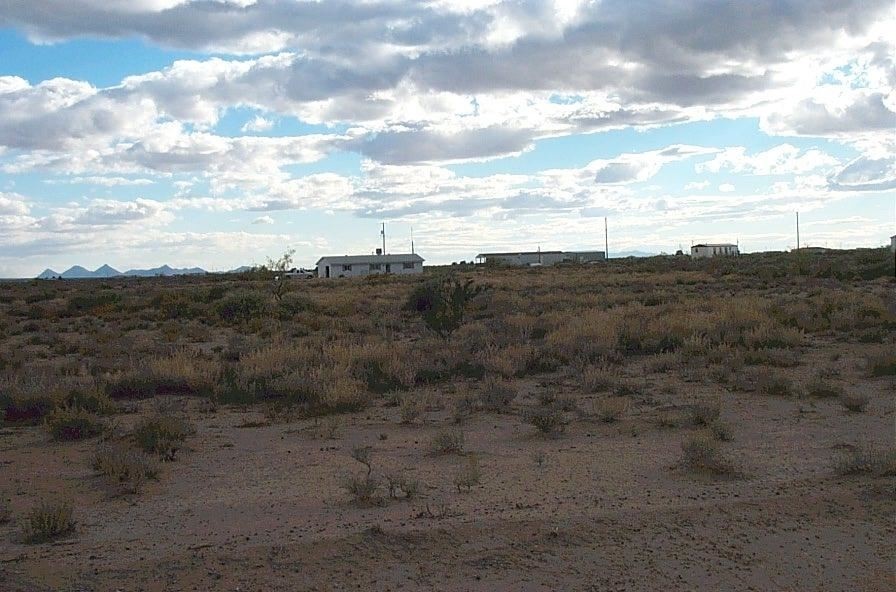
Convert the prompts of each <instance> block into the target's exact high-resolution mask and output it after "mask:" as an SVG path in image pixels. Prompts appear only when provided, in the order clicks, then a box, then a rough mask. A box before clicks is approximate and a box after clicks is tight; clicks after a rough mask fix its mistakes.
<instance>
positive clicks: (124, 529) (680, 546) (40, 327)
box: [0, 249, 896, 592]
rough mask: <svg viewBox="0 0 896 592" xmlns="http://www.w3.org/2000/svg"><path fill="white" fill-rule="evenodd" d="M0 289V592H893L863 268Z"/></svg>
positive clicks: (888, 267)
mask: <svg viewBox="0 0 896 592" xmlns="http://www.w3.org/2000/svg"><path fill="white" fill-rule="evenodd" d="M274 276H275V274H274V273H272V272H270V271H268V270H265V269H260V270H255V271H253V272H249V273H245V274H241V275H221V276H212V275H208V276H196V277H174V278H115V279H111V280H74V281H28V282H11V283H6V284H2V285H0V375H2V382H0V404H2V413H3V420H4V421H3V427H2V429H0V522H2V524H0V588H2V589H3V590H4V591H8V592H26V591H27V592H31V591H43V590H60V591H72V592H75V591H105V590H147V591H150V590H151V591H162V590H240V591H249V590H253V591H254V590H258V591H268V590H284V591H285V590H319V591H325V590H383V591H385V590H481V591H487V590H489V591H490V590H533V591H534V590H659V589H662V590H782V591H783V590H813V591H847V590H850V591H852V590H863V591H885V590H893V589H896V575H894V557H896V523H894V521H893V517H894V512H896V414H894V411H896V409H894V406H896V350H894V345H896V280H894V270H893V257H892V253H891V252H890V251H889V250H888V249H864V250H854V251H828V252H824V253H800V252H793V253H769V254H754V255H744V256H740V257H736V258H734V257H731V258H719V259H710V260H703V261H699V260H691V259H690V258H688V257H653V258H644V259H621V260H613V261H609V262H602V263H599V264H596V265H560V266H556V267H552V268H547V267H546V268H531V269H521V268H502V267H495V266H475V267H474V266H469V265H456V266H448V267H440V268H428V269H427V270H426V273H425V274H423V275H420V276H413V277H389V276H370V277H368V278H365V279H341V280H324V279H312V280H288V281H283V280H281V279H275V277H274Z"/></svg>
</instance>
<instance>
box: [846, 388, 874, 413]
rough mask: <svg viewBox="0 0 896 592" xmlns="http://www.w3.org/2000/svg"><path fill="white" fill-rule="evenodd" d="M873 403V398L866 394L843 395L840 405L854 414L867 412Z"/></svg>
mask: <svg viewBox="0 0 896 592" xmlns="http://www.w3.org/2000/svg"><path fill="white" fill-rule="evenodd" d="M869 402H871V397H869V396H868V395H866V394H864V393H843V394H841V395H840V404H841V405H843V406H844V407H846V409H847V411H851V412H853V413H861V412H862V411H865V407H867V406H868V403H869Z"/></svg>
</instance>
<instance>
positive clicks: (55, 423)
mask: <svg viewBox="0 0 896 592" xmlns="http://www.w3.org/2000/svg"><path fill="white" fill-rule="evenodd" d="M47 430H49V432H50V435H51V436H53V439H54V440H64V441H67V440H84V439H86V438H93V437H94V436H98V435H99V434H100V433H101V432H102V431H103V422H102V420H100V418H99V417H97V415H96V414H95V413H92V412H90V411H87V410H85V409H79V408H75V407H57V408H56V409H54V410H53V411H52V412H51V413H50V414H49V415H48V416H47Z"/></svg>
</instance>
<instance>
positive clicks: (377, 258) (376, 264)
mask: <svg viewBox="0 0 896 592" xmlns="http://www.w3.org/2000/svg"><path fill="white" fill-rule="evenodd" d="M423 261H424V259H423V257H421V256H420V255H417V254H416V253H402V254H398V255H343V256H333V257H321V258H320V259H319V260H318V262H317V277H319V278H341V277H359V276H365V275H371V274H377V273H390V274H396V275H406V274H413V273H423Z"/></svg>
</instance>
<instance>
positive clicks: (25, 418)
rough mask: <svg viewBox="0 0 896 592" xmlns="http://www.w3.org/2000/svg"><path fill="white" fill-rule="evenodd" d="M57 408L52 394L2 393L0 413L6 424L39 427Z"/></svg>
mask: <svg viewBox="0 0 896 592" xmlns="http://www.w3.org/2000/svg"><path fill="white" fill-rule="evenodd" d="M55 406H56V400H55V398H54V397H53V396H52V395H50V394H37V393H33V394H32V393H29V394H24V393H22V394H19V393H15V394H14V393H9V392H2V393H0V411H2V412H3V421H4V423H9V424H20V425H37V424H39V423H40V421H41V420H42V419H44V417H46V416H47V415H48V414H49V413H50V412H51V411H52V410H53V408H54V407H55Z"/></svg>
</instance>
